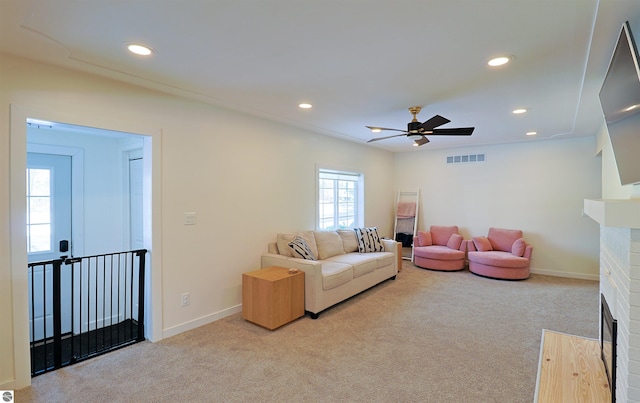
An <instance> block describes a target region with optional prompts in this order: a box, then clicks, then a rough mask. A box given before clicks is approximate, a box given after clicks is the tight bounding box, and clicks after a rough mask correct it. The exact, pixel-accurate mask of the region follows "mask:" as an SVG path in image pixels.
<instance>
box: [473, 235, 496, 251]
mask: <svg viewBox="0 0 640 403" xmlns="http://www.w3.org/2000/svg"><path fill="white" fill-rule="evenodd" d="M472 241H473V246H475V247H476V250H477V251H478V252H488V251H490V250H493V246H491V242H489V239H488V238H487V237H486V236H474V237H473V238H472Z"/></svg>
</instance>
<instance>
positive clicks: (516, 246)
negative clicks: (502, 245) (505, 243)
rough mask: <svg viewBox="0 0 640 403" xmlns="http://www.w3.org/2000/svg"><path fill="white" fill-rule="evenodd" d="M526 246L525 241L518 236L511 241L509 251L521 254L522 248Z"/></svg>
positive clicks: (522, 252) (522, 253) (517, 254)
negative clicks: (511, 244)
mask: <svg viewBox="0 0 640 403" xmlns="http://www.w3.org/2000/svg"><path fill="white" fill-rule="evenodd" d="M526 248H527V243H526V242H525V240H524V239H522V238H518V239H516V241H515V242H514V243H513V246H512V247H511V253H513V254H514V255H516V256H523V255H524V250H525V249H526Z"/></svg>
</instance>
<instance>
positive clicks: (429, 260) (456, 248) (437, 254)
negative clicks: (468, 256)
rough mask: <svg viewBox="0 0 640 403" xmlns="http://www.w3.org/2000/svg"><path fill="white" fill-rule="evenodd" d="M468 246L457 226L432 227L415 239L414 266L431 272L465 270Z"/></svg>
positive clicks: (419, 232)
mask: <svg viewBox="0 0 640 403" xmlns="http://www.w3.org/2000/svg"><path fill="white" fill-rule="evenodd" d="M466 246H467V242H465V241H464V240H463V239H462V236H461V235H459V234H458V227H457V226H455V225H454V226H449V227H445V226H438V225H432V226H431V228H430V229H429V231H418V234H417V235H416V236H415V237H414V238H413V264H415V265H416V266H418V267H422V268H423V269H430V270H441V271H456V270H463V269H464V267H465V250H466Z"/></svg>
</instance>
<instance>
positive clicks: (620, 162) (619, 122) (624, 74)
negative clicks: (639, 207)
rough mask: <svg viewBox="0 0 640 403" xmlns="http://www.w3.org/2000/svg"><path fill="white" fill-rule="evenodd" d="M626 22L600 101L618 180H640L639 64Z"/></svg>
mask: <svg viewBox="0 0 640 403" xmlns="http://www.w3.org/2000/svg"><path fill="white" fill-rule="evenodd" d="M638 59H639V57H638V49H637V48H636V44H635V42H634V40H633V35H632V33H631V27H630V26H629V22H625V23H624V24H623V25H622V30H621V31H620V37H619V38H618V43H617V44H616V47H615V50H614V52H613V56H612V57H611V62H610V63H609V69H608V71H607V75H606V77H605V79H604V82H603V84H602V88H601V89H600V103H601V104H602V110H603V112H604V118H605V121H606V123H607V129H608V131H609V137H610V138H611V146H612V148H613V154H614V157H615V160H616V165H617V167H618V173H619V174H620V183H621V184H622V185H629V184H632V183H640V68H639V67H638Z"/></svg>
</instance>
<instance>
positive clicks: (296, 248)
mask: <svg viewBox="0 0 640 403" xmlns="http://www.w3.org/2000/svg"><path fill="white" fill-rule="evenodd" d="M287 245H289V248H291V253H292V254H293V257H299V258H302V259H305V260H316V255H314V254H313V252H311V249H310V248H309V245H308V244H307V241H305V240H304V239H303V238H301V237H299V236H296V237H295V238H293V241H291V242H289V243H288V244H287Z"/></svg>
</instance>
